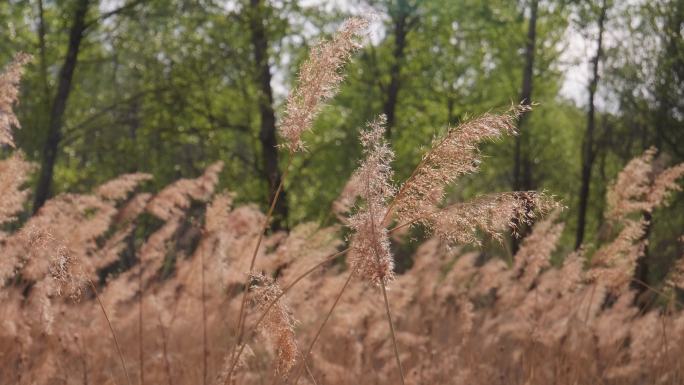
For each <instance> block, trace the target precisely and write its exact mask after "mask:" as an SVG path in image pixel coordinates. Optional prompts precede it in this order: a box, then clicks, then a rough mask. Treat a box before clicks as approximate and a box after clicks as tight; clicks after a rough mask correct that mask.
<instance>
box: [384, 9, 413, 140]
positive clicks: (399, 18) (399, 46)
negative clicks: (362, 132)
mask: <svg viewBox="0 0 684 385" xmlns="http://www.w3.org/2000/svg"><path fill="white" fill-rule="evenodd" d="M390 15H391V17H392V22H393V23H394V49H393V51H392V56H393V59H394V61H393V62H392V65H391V66H390V74H389V75H390V83H389V86H388V87H387V98H386V99H385V105H384V106H383V113H384V114H385V116H387V125H386V127H387V130H386V131H385V133H386V135H387V139H391V138H392V128H393V127H394V125H395V121H396V110H397V101H398V100H399V89H400V86H401V68H402V66H403V64H404V50H405V48H406V35H407V34H408V30H409V25H408V23H409V5H408V3H407V2H406V0H398V1H397V5H396V8H395V9H394V11H393V12H392V11H390Z"/></svg>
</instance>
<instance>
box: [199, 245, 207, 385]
mask: <svg viewBox="0 0 684 385" xmlns="http://www.w3.org/2000/svg"><path fill="white" fill-rule="evenodd" d="M200 270H201V271H202V274H201V281H202V282H201V284H202V384H204V385H207V356H208V353H209V352H208V350H207V299H206V296H205V287H204V248H202V250H200Z"/></svg>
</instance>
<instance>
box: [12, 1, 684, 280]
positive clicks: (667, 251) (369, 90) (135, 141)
mask: <svg viewBox="0 0 684 385" xmlns="http://www.w3.org/2000/svg"><path fill="white" fill-rule="evenodd" d="M372 12H374V13H375V16H374V18H375V26H374V27H372V28H371V34H370V36H369V37H368V39H369V40H370V42H369V43H368V44H366V45H365V48H363V49H362V50H361V51H360V52H359V54H358V55H357V56H355V58H354V59H353V61H352V63H351V64H350V65H349V67H348V68H347V73H348V78H347V79H346V80H345V82H344V83H343V85H342V87H341V89H340V93H339V95H338V97H336V98H335V99H334V100H333V102H332V104H331V106H329V107H326V108H325V109H324V110H323V111H322V114H321V116H320V118H319V119H318V120H317V121H316V122H315V125H316V134H315V135H310V136H308V137H307V143H308V148H307V152H306V153H305V154H303V155H302V156H299V157H297V158H294V159H291V160H290V159H288V158H287V155H286V153H285V152H282V151H278V148H277V146H278V144H279V141H280V139H279V138H278V136H277V131H276V127H277V125H278V122H279V118H280V117H281V115H282V109H283V106H284V102H285V98H286V95H287V90H288V89H289V87H290V86H291V85H292V84H293V83H294V82H295V80H296V74H297V72H296V71H297V68H298V66H299V64H300V63H301V62H302V61H303V60H304V58H305V57H306V53H307V51H308V49H309V48H310V47H311V46H313V45H314V44H315V43H316V42H317V41H318V40H319V39H320V38H322V37H329V36H330V35H331V34H332V32H333V31H334V30H335V29H336V28H337V26H339V24H340V23H341V22H342V21H343V20H344V19H345V18H346V17H348V16H349V15H350V14H358V13H363V14H370V13H372ZM682 31H684V2H682V1H681V0H630V1H618V0H574V1H571V0H518V1H510V0H491V1H482V0H462V1H443V0H381V1H372V0H368V1H362V0H358V1H357V0H355V1H348V2H347V1H337V2H333V1H326V0H322V1H314V2H311V1H306V2H305V1H269V0H249V1H247V0H236V1H230V0H144V1H143V0H121V1H106V0H101V1H97V0H9V1H3V2H2V3H0V33H1V34H2V39H0V63H1V64H2V65H5V64H6V63H8V62H10V61H11V59H12V57H13V56H14V55H15V53H17V52H20V51H21V52H26V53H29V54H31V55H32V56H33V60H32V62H31V64H30V65H28V66H27V68H26V73H25V76H24V79H23V81H22V92H21V96H20V100H21V103H20V104H19V105H18V106H16V108H15V111H16V113H17V115H18V118H19V121H20V122H21V124H22V128H21V129H18V130H16V131H15V137H16V143H17V147H18V148H19V149H21V150H22V151H23V152H24V153H25V154H26V156H27V157H28V159H29V160H31V161H33V162H35V163H36V164H37V169H36V172H35V173H34V174H33V176H32V179H31V185H32V187H33V188H32V202H29V205H28V206H27V207H26V210H25V213H24V214H23V218H24V220H25V219H26V218H28V217H29V216H30V215H31V213H32V212H35V211H36V210H38V209H39V208H40V207H41V206H42V204H43V203H44V202H45V201H46V199H48V198H49V197H51V196H54V195H55V194H58V193H60V192H66V191H70V192H84V191H90V190H91V188H92V187H93V186H96V185H98V184H100V183H102V182H104V181H107V180H110V179H112V178H114V177H116V176H117V175H120V174H123V173H132V172H146V173H150V174H152V175H154V176H155V178H154V179H153V180H151V181H149V182H148V183H147V184H146V185H145V189H148V190H150V191H156V190H158V189H159V188H160V187H162V186H165V185H167V184H169V183H170V182H172V181H174V180H176V179H178V178H181V177H196V176H198V175H200V174H201V173H202V170H203V169H204V168H206V167H207V166H208V165H209V164H212V163H213V162H215V161H217V160H223V161H224V162H225V167H224V169H223V171H222V173H221V175H220V184H219V185H220V188H226V189H229V190H231V191H234V192H235V193H236V194H237V195H236V200H237V201H238V202H255V203H258V204H261V205H262V208H266V206H267V204H268V202H269V198H270V197H271V196H272V194H273V192H274V191H275V189H276V186H277V185H278V184H279V182H280V179H281V178H282V172H283V170H284V169H285V168H286V167H285V166H286V164H287V163H288V162H290V161H291V162H292V167H291V169H290V175H289V176H288V178H287V183H286V184H285V188H284V192H283V195H282V197H281V199H280V200H279V201H278V202H279V203H278V206H277V207H276V210H275V211H276V214H275V217H274V219H275V222H274V227H275V228H287V227H288V226H291V225H292V224H295V223H300V222H302V221H305V220H316V221H319V222H321V223H322V224H328V223H330V222H332V221H334V220H335V217H334V214H332V212H331V210H330V206H331V203H332V202H333V201H334V200H335V198H336V197H337V196H338V194H339V191H340V190H341V189H342V187H343V186H344V185H345V183H346V181H347V180H348V178H349V176H350V175H351V174H352V172H353V170H354V169H355V168H356V167H357V166H358V164H357V162H355V161H353V159H358V158H359V157H360V154H361V148H360V146H359V144H358V140H357V138H358V130H359V128H360V127H363V125H364V124H365V123H366V122H367V121H370V120H372V119H373V118H374V117H375V116H377V115H378V114H380V113H384V114H385V115H386V117H387V130H386V136H387V139H388V140H389V141H390V142H391V144H392V146H393V148H394V149H395V151H396V161H395V169H396V170H397V174H398V175H397V178H399V179H403V178H406V177H407V176H408V174H409V173H410V172H411V170H412V169H413V168H414V167H415V165H416V164H417V163H418V162H419V160H420V158H421V155H422V154H423V151H424V148H425V147H426V146H428V145H429V144H430V143H431V141H432V139H433V138H434V137H435V135H437V134H438V133H441V132H443V131H444V130H445V128H446V127H448V126H449V125H456V124H458V123H459V122H462V121H464V120H466V119H468V117H469V116H473V115H477V114H480V113H483V112H486V111H489V110H501V109H503V108H507V107H508V106H510V105H511V104H517V103H523V104H538V105H536V106H535V107H534V108H533V109H532V111H531V112H529V113H527V114H525V115H523V116H522V117H521V119H520V122H519V127H520V135H518V136H517V137H515V138H514V139H506V140H503V141H500V142H496V143H492V144H489V145H488V147H487V149H486V150H485V153H486V154H488V157H487V158H486V159H485V161H484V163H483V164H482V168H483V172H481V173H479V174H476V175H474V176H472V177H469V178H468V179H467V180H466V181H463V182H462V183H460V184H459V186H456V187H455V188H454V189H453V191H451V197H452V198H453V199H454V200H457V199H465V198H470V197H473V196H476V195H478V194H481V193H485V192H494V191H507V190H544V191H546V192H547V193H549V194H553V195H555V196H556V197H557V198H558V200H560V201H561V202H562V203H563V204H564V205H565V206H566V207H567V208H566V209H565V210H564V211H563V213H562V214H561V215H562V217H563V220H564V221H565V222H566V223H567V226H566V229H565V232H564V233H563V236H562V238H561V247H560V248H559V251H558V255H565V254H567V251H569V250H572V249H574V248H575V247H577V245H580V244H582V243H584V244H585V245H593V247H598V246H599V245H600V244H601V242H602V241H604V239H602V234H607V233H609V230H606V229H605V227H606V226H607V225H606V221H605V220H604V210H605V206H604V205H605V199H604V196H605V193H606V191H607V188H608V186H609V185H610V183H611V181H612V180H613V179H614V178H615V176H616V175H617V173H618V172H619V170H621V169H622V168H623V167H624V165H625V164H626V163H627V162H628V161H629V159H631V158H633V157H635V156H637V155H640V154H642V153H643V152H644V151H645V150H646V149H648V148H650V147H651V146H655V147H656V148H657V149H658V161H657V162H658V164H659V165H660V166H659V167H666V166H668V165H672V164H676V163H680V162H682V161H684V145H682V144H683V143H684V98H683V96H684V38H683V36H682V33H683V32H682ZM577 44H580V45H582V46H583V47H584V49H582V50H580V51H579V52H580V54H572V55H571V54H569V53H572V52H571V51H572V50H571V48H572V47H575V46H576V45H577ZM578 67H579V68H582V70H581V71H580V72H581V73H582V74H584V75H586V76H580V79H578V80H576V81H575V82H574V86H575V90H574V91H575V94H577V95H578V96H577V98H570V97H568V93H567V92H562V86H563V85H564V84H567V82H566V78H567V76H570V75H572V74H570V73H569V72H568V71H569V69H570V68H578ZM575 72H577V71H576V70H575ZM9 153H10V152H9V151H6V150H5V149H0V155H1V156H3V157H5V156H7V155H8V154H9ZM643 215H644V216H649V217H650V216H651V215H652V216H653V217H654V218H653V220H652V221H651V222H650V223H651V224H650V225H649V226H650V227H649V229H648V230H647V232H646V236H648V237H649V240H650V243H649V246H648V248H647V249H646V250H645V253H647V254H649V255H651V256H653V258H650V259H649V260H648V261H649V262H648V265H644V264H643V263H642V264H641V266H640V269H639V272H638V274H639V275H641V277H640V279H641V280H642V281H657V280H659V279H660V278H662V277H661V276H662V274H664V271H665V270H666V268H667V267H668V266H669V265H671V263H672V262H673V260H674V259H675V258H677V257H679V256H681V255H682V251H683V250H682V249H683V247H682V244H681V243H680V242H678V241H677V239H678V238H679V237H680V236H681V234H682V233H681V229H682V228H683V226H684V196H682V194H675V195H674V196H673V198H672V204H671V205H670V207H669V208H668V209H667V211H655V212H654V213H652V214H651V213H650V212H648V213H647V212H644V214H643ZM646 219H651V218H646ZM19 223H21V221H19V222H18V223H17V224H14V226H18V225H19ZM516 246H517V245H516V244H514V243H513V244H511V245H504V249H509V251H512V250H511V249H514V248H515V247H516ZM491 247H500V246H496V245H493V246H491ZM590 247H591V246H590Z"/></svg>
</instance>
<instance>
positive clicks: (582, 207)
mask: <svg viewBox="0 0 684 385" xmlns="http://www.w3.org/2000/svg"><path fill="white" fill-rule="evenodd" d="M606 10H607V5H606V0H603V1H602V3H601V14H600V15H599V20H598V27H599V34H598V39H597V44H596V55H595V56H594V58H593V59H592V78H591V82H590V83H589V102H588V107H589V108H588V112H587V130H586V131H585V133H584V140H583V143H582V180H581V183H580V191H579V198H580V201H579V212H578V216H577V236H576V238H575V249H579V248H580V246H582V242H583V241H584V228H585V227H586V216H587V207H588V205H589V192H590V190H589V188H590V185H591V169H592V166H593V164H594V159H595V155H596V154H595V151H594V129H595V125H596V122H595V106H594V96H595V94H596V87H597V85H598V81H599V73H598V72H599V62H600V61H601V46H602V44H603V31H604V23H605V20H606Z"/></svg>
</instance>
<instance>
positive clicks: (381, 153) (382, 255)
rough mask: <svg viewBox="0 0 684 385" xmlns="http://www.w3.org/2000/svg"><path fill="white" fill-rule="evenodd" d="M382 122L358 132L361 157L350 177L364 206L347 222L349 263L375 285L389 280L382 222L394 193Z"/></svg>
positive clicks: (391, 263)
mask: <svg viewBox="0 0 684 385" xmlns="http://www.w3.org/2000/svg"><path fill="white" fill-rule="evenodd" d="M386 121H387V120H386V117H385V116H384V115H381V116H380V117H378V119H376V120H375V121H374V122H372V123H369V124H368V129H367V130H365V131H363V132H362V133H361V144H362V145H363V154H364V156H365V159H364V160H363V162H362V163H361V165H360V167H359V168H358V170H356V172H355V173H354V175H353V176H352V180H355V181H357V183H359V187H358V190H360V192H361V197H362V198H363V200H364V204H365V205H364V207H362V208H360V209H359V210H358V211H357V212H356V213H355V214H353V215H352V216H351V217H350V218H349V223H348V226H349V227H350V228H351V229H352V230H354V234H353V235H352V239H351V251H350V254H349V259H350V263H351V266H352V267H353V268H354V270H355V271H358V272H359V274H360V276H362V277H364V278H366V279H368V280H369V281H371V282H373V283H375V284H379V283H381V282H385V283H386V282H387V281H389V280H391V279H392V277H393V269H394V261H393V258H392V254H391V252H390V247H389V236H388V231H387V228H386V227H385V226H384V225H383V218H384V217H385V215H386V213H387V206H386V205H387V201H388V200H389V199H390V198H392V197H393V196H394V193H395V188H394V186H392V183H391V180H392V175H393V172H392V167H391V166H390V163H391V162H392V159H393V158H394V153H393V152H392V150H391V149H390V148H389V146H388V145H387V143H386V142H385V140H384V134H385V123H386Z"/></svg>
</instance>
